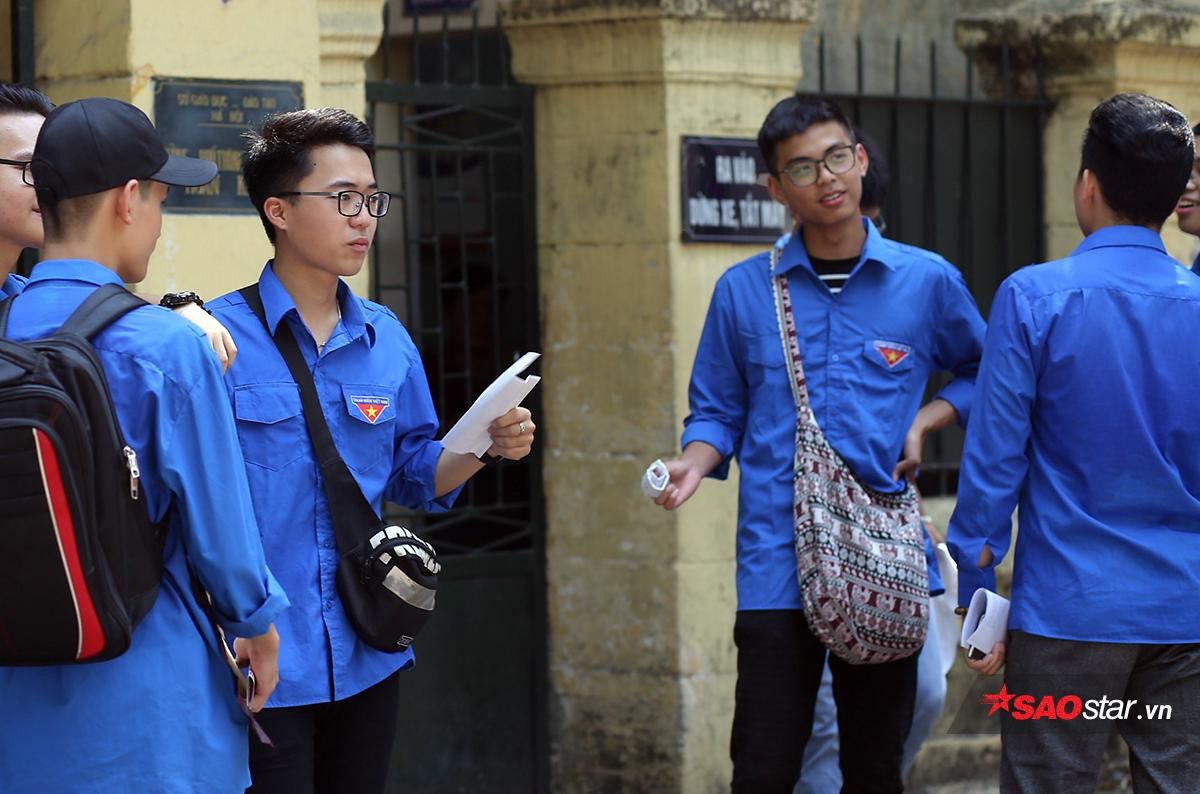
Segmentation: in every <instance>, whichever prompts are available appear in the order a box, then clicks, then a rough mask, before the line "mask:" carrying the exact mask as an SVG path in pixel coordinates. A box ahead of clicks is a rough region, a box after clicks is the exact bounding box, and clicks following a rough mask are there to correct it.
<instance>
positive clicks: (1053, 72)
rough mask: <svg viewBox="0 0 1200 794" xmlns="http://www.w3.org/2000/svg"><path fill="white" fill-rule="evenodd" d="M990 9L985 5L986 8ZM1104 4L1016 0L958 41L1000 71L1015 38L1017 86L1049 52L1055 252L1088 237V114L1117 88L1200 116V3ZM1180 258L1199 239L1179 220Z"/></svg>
mask: <svg viewBox="0 0 1200 794" xmlns="http://www.w3.org/2000/svg"><path fill="white" fill-rule="evenodd" d="M977 5H981V4H977ZM1182 5H1183V4H1179V3H1174V4H1171V5H1170V6H1169V7H1168V5H1167V4H1166V3H1158V2H1142V3H1136V4H1134V3H1112V2H1106V1H1105V0H1067V1H1066V2H1058V3H1053V4H1051V3H1045V2H1016V3H1008V4H1003V7H1001V8H998V9H994V10H990V11H975V12H972V13H968V14H964V15H962V16H960V17H959V19H958V21H957V26H956V38H957V41H958V44H959V46H960V47H962V48H964V49H973V50H975V51H976V52H977V53H979V54H980V55H982V56H983V58H984V59H985V60H986V59H988V58H989V56H990V61H991V67H992V71H993V73H996V72H998V70H999V61H998V59H999V53H1000V48H1001V45H1002V44H1007V45H1008V47H1009V52H1010V64H1011V69H1012V76H1013V80H1014V85H1015V86H1016V87H1017V88H1018V89H1021V88H1024V89H1025V90H1031V89H1032V87H1033V85H1034V66H1035V63H1036V59H1037V53H1038V52H1040V53H1041V57H1042V58H1043V59H1044V62H1045V68H1046V72H1045V75H1046V85H1045V89H1046V94H1047V95H1048V96H1049V97H1050V98H1051V99H1052V100H1054V101H1055V103H1056V106H1055V108H1054V110H1053V112H1052V113H1051V115H1050V117H1049V119H1048V120H1047V124H1046V131H1045V139H1044V140H1045V182H1044V184H1045V207H1046V220H1045V222H1046V255H1047V256H1048V257H1058V256H1063V255H1065V254H1068V253H1070V251H1071V250H1072V249H1073V248H1074V247H1075V245H1076V244H1077V243H1078V242H1079V240H1080V232H1079V228H1078V226H1077V225H1076V223H1075V210H1074V205H1073V204H1072V199H1071V189H1072V186H1073V184H1074V182H1075V177H1076V175H1077V173H1078V169H1079V147H1080V143H1081V141H1082V138H1083V132H1084V130H1085V129H1086V128H1087V121H1088V116H1089V115H1090V114H1091V111H1092V108H1093V107H1095V106H1096V104H1097V103H1099V102H1101V101H1103V100H1104V99H1107V98H1108V97H1110V96H1112V95H1113V94H1117V93H1121V92H1125V91H1141V92H1144V93H1147V94H1150V95H1152V96H1155V97H1158V98H1160V99H1164V100H1166V101H1168V102H1170V103H1171V104H1172V105H1174V106H1175V107H1177V108H1179V109H1180V110H1181V111H1183V112H1184V113H1185V114H1187V116H1188V117H1189V118H1190V119H1191V120H1192V122H1193V123H1195V122H1197V121H1198V120H1200V80H1197V75H1200V7H1196V8H1195V10H1191V9H1186V10H1185V8H1183V7H1181V6H1182ZM1163 237H1164V239H1165V240H1166V242H1167V248H1168V250H1170V252H1171V254H1172V255H1173V256H1175V257H1176V258H1178V259H1180V260H1181V261H1190V256H1191V253H1192V251H1193V250H1194V247H1195V238H1193V237H1190V236H1188V235H1185V234H1183V233H1182V232H1180V231H1179V228H1178V226H1177V225H1176V223H1175V220H1174V217H1172V218H1171V219H1170V220H1169V221H1168V222H1167V225H1166V226H1164V227H1163Z"/></svg>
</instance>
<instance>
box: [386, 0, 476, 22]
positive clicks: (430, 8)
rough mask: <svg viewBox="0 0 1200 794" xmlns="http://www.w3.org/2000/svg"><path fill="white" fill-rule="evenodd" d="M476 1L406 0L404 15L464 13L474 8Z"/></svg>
mask: <svg viewBox="0 0 1200 794" xmlns="http://www.w3.org/2000/svg"><path fill="white" fill-rule="evenodd" d="M475 2H476V0H404V15H405V16H409V17H412V16H419V15H423V14H462V13H466V12H467V11H470V10H471V9H472V8H474V7H475ZM482 21H483V20H480V22H482Z"/></svg>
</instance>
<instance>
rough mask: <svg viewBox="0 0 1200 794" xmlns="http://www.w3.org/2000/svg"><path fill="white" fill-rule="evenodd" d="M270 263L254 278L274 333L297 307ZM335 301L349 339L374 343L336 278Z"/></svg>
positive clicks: (371, 329) (355, 302)
mask: <svg viewBox="0 0 1200 794" xmlns="http://www.w3.org/2000/svg"><path fill="white" fill-rule="evenodd" d="M274 265H275V260H274V259H271V260H268V261H267V264H266V265H265V266H264V267H263V270H262V275H260V276H259V278H258V294H259V296H260V297H261V298H262V302H263V310H264V311H265V312H266V314H267V324H268V325H269V326H270V328H271V333H272V334H274V333H275V328H276V327H277V326H278V325H279V321H280V320H281V319H283V317H284V315H286V314H287V313H288V312H292V313H294V314H295V315H296V319H297V320H300V311H299V310H298V309H297V308H296V302H295V301H293V300H292V296H291V295H290V294H289V293H288V291H287V288H286V287H284V286H283V282H282V281H280V280H279V276H276V275H275V268H274ZM34 272H35V273H36V272H37V271H36V270H35V271H34ZM337 301H338V305H339V306H340V307H341V310H342V327H343V328H345V329H346V333H347V334H348V335H349V337H350V339H351V340H355V339H358V338H359V337H362V338H363V341H364V342H365V343H366V345H367V347H368V348H372V347H374V346H375V326H374V325H373V324H371V322H370V321H368V320H367V317H366V313H365V312H363V308H362V302H361V300H360V299H359V297H358V296H357V295H355V294H354V293H353V292H351V291H350V287H348V286H347V285H346V282H344V281H342V280H341V279H338V285H337ZM301 322H302V321H301Z"/></svg>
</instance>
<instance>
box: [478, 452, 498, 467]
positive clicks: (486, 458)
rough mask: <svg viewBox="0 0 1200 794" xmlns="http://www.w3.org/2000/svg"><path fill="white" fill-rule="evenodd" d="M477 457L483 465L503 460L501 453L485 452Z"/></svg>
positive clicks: (490, 464)
mask: <svg viewBox="0 0 1200 794" xmlns="http://www.w3.org/2000/svg"><path fill="white" fill-rule="evenodd" d="M478 457H479V462H480V463H482V464H483V465H484V466H495V465H496V464H497V463H499V462H500V461H502V460H504V457H503V456H501V455H489V454H488V453H486V452H485V453H483V454H482V455H479V456H478Z"/></svg>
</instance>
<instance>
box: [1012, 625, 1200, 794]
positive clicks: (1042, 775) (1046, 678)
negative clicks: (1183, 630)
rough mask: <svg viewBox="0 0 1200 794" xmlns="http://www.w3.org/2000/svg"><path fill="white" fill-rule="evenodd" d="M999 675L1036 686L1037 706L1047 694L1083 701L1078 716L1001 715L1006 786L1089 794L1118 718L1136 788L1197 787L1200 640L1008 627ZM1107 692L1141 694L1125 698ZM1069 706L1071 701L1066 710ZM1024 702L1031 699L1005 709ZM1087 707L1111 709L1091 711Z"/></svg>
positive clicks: (1018, 688) (1025, 688)
mask: <svg viewBox="0 0 1200 794" xmlns="http://www.w3.org/2000/svg"><path fill="white" fill-rule="evenodd" d="M1181 619H1184V617H1183V616H1182V615H1181ZM1004 685H1005V687H1006V688H1007V690H1008V692H1010V693H1015V694H1018V695H1020V694H1029V695H1033V696H1034V699H1035V706H1034V707H1035V708H1036V704H1037V703H1038V702H1040V701H1041V700H1042V698H1043V697H1044V696H1045V695H1047V694H1049V695H1052V696H1053V697H1054V698H1055V699H1056V700H1059V701H1060V702H1061V698H1062V697H1063V696H1066V695H1076V696H1078V698H1079V700H1080V702H1081V704H1083V709H1084V710H1083V711H1082V712H1081V713H1080V714H1079V716H1078V717H1076V718H1075V719H1047V718H1042V719H1025V720H1017V719H1013V718H1012V717H1011V716H1006V717H1005V718H1004V719H1003V720H1002V722H1001V725H1002V728H1001V736H1002V738H1003V741H1004V750H1003V754H1002V757H1001V763H1000V791H1001V792H1003V794H1008V793H1009V792H1022V794H1046V793H1047V792H1054V794H1074V792H1080V793H1081V794H1083V793H1084V792H1087V794H1091V792H1093V791H1095V788H1096V780H1097V777H1098V776H1099V773H1100V764H1101V761H1102V759H1103V756H1104V750H1105V747H1106V746H1107V744H1108V740H1109V737H1110V736H1111V734H1112V731H1113V729H1114V728H1115V729H1116V730H1118V731H1120V732H1121V737H1122V738H1123V739H1125V742H1126V743H1127V744H1128V745H1129V765H1130V769H1131V771H1132V774H1133V790H1134V791H1135V792H1138V794H1142V792H1196V791H1200V643H1198V644H1190V645H1125V644H1116V643H1104V642H1079V641H1075V640H1058V639H1052V638H1049V637H1039V636H1037V635H1035V634H1027V633H1025V632H1022V631H1013V632H1011V633H1010V635H1009V644H1008V650H1007V656H1006V665H1005V673H1004ZM1102 698H1107V699H1108V700H1107V701H1105V700H1102ZM1113 699H1121V700H1126V701H1129V700H1134V699H1136V700H1137V702H1136V703H1134V704H1132V705H1130V706H1127V707H1125V708H1121V707H1120V706H1119V705H1116V704H1113V703H1112V702H1111V701H1112V700H1113ZM1014 703H1016V701H1014ZM1027 703H1028V701H1027ZM1089 704H1090V705H1091V707H1090V708H1089ZM1162 706H1169V707H1170V719H1166V718H1165V717H1166V714H1165V712H1164V711H1163V710H1162V709H1161V708H1160V707H1162ZM1074 710H1075V709H1074V705H1073V704H1070V705H1068V706H1067V708H1066V713H1067V714H1070V713H1071V712H1072V711H1074ZM1152 710H1157V714H1154V713H1153V711H1152ZM1022 712H1023V713H1024V714H1026V715H1028V714H1029V709H1028V708H1026V709H1024V710H1020V711H1018V710H1014V711H1013V712H1011V713H1012V714H1018V713H1022ZM1089 712H1090V713H1097V714H1101V715H1104V716H1106V717H1108V718H1107V719H1091V720H1089V719H1086V718H1085V717H1086V715H1087V714H1088V713H1089ZM1153 717H1157V718H1153Z"/></svg>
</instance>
